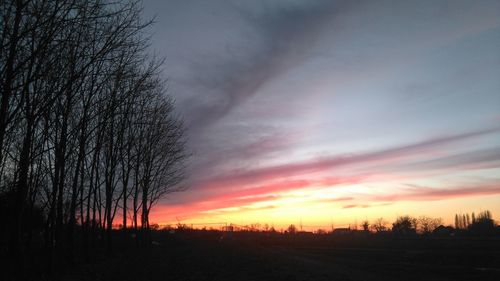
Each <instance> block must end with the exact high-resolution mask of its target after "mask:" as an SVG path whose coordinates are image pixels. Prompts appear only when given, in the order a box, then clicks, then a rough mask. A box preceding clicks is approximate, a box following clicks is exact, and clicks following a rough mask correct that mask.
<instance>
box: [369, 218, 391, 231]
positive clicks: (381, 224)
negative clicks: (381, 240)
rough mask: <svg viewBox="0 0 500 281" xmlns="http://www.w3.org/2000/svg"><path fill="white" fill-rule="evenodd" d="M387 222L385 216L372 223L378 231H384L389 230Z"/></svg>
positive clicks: (373, 227)
mask: <svg viewBox="0 0 500 281" xmlns="http://www.w3.org/2000/svg"><path fill="white" fill-rule="evenodd" d="M387 224H388V222H387V221H386V220H384V219H383V218H378V219H376V220H375V222H374V223H373V224H372V225H371V227H372V229H374V230H375V231H376V232H382V231H385V230H387Z"/></svg>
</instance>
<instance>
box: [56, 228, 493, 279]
mask: <svg viewBox="0 0 500 281" xmlns="http://www.w3.org/2000/svg"><path fill="white" fill-rule="evenodd" d="M221 237H222V238H221ZM153 240H154V241H155V242H154V244H155V245H152V246H151V248H148V249H137V248H135V247H130V248H129V249H121V250H118V249H117V251H116V253H115V254H114V256H113V257H111V258H107V259H106V260H100V261H99V260H97V261H96V262H95V263H90V264H85V265H80V266H77V267H74V268H72V269H68V270H66V272H65V273H64V274H63V275H62V276H60V279H62V280H222V281H224V280H402V279H404V280H500V240H499V239H497V238H494V239H492V238H489V239H474V238H441V239H438V238H433V239H424V238H414V239H401V238H400V239H395V238H392V237H386V238H381V237H331V236H285V235H279V236H267V235H265V234H262V235H261V234H258V235H257V234H249V233H246V234H245V233H235V234H233V235H230V236H227V235H225V236H221V234H219V233H210V232H197V233H177V234H169V233H166V232H164V233H156V234H154V237H153Z"/></svg>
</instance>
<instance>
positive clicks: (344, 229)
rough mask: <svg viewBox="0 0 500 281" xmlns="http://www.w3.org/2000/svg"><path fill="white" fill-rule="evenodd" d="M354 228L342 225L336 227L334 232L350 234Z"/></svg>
mask: <svg viewBox="0 0 500 281" xmlns="http://www.w3.org/2000/svg"><path fill="white" fill-rule="evenodd" d="M351 232H352V230H351V229H350V228H348V227H342V228H335V229H334V230H333V234H336V235H345V234H350V233H351Z"/></svg>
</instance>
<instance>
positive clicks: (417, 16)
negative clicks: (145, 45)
mask: <svg viewBox="0 0 500 281" xmlns="http://www.w3.org/2000/svg"><path fill="white" fill-rule="evenodd" d="M153 16H154V17H155V22H156V23H155V25H154V26H153V27H151V28H150V33H151V38H152V45H151V49H152V50H153V51H154V52H155V53H156V54H157V55H158V56H159V57H165V58H166V62H165V66H164V74H165V78H166V79H168V84H169V94H170V95H172V96H174V97H175V99H176V102H177V107H178V112H179V115H181V116H182V117H183V118H184V120H185V123H186V126H187V134H188V138H189V143H188V144H189V148H190V151H191V152H192V154H193V155H192V157H191V158H190V161H189V163H188V170H187V175H188V177H187V179H186V181H185V182H184V185H185V186H186V187H188V188H189V189H188V190H187V191H185V192H182V193H175V194H171V195H170V196H169V197H168V198H166V199H163V200H162V201H161V202H159V204H158V205H157V206H156V208H154V209H153V210H152V213H151V219H150V221H152V222H157V223H177V221H180V222H183V223H188V224H189V223H211V222H215V223H222V222H228V223H230V222H232V223H236V224H250V223H257V222H258V223H261V224H264V223H268V224H274V225H275V226H276V227H285V226H286V225H288V224H291V223H294V224H296V225H298V224H299V223H300V222H302V223H303V225H304V226H306V227H310V228H328V227H330V226H331V224H334V225H335V226H338V227H341V226H346V225H348V224H352V223H354V222H356V221H357V222H358V223H360V222H361V221H363V220H365V219H368V220H373V219H375V218H378V217H384V218H386V219H387V220H388V221H391V220H393V219H394V218H395V217H396V216H397V215H404V214H410V215H414V216H419V215H429V216H436V217H442V218H443V219H444V220H445V222H446V223H452V222H453V216H454V214H455V213H460V212H472V211H475V212H478V211H480V210H486V209H489V210H490V211H492V213H493V216H494V218H495V219H497V220H499V219H500V1H486V0H481V1H457V0H453V1H437V0H432V1H319V0H318V1H305V0H303V1H299V0H280V1H268V0H247V1H243V0H242V1H229V0H226V1H217V0H210V1H207V0H199V1H191V0H190V1H187V0H177V1H170V0H169V1H165V0H154V1H153V0H147V1H144V17H145V18H151V17H153Z"/></svg>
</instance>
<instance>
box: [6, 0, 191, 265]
mask: <svg viewBox="0 0 500 281" xmlns="http://www.w3.org/2000/svg"><path fill="white" fill-rule="evenodd" d="M0 10H1V11H2V12H1V13H0V22H1V28H0V89H1V95H2V96H1V98H0V197H1V198H3V199H2V200H6V201H8V202H9V203H8V204H6V205H3V206H2V208H7V209H8V213H9V216H7V217H6V223H7V225H8V227H7V228H2V230H0V235H1V236H2V237H5V238H6V239H2V241H4V240H8V243H7V246H6V251H7V252H8V253H9V256H11V257H12V259H11V261H12V264H11V265H8V266H7V268H9V269H11V270H13V271H20V272H22V270H20V269H19V268H18V266H21V265H22V264H23V263H24V262H23V256H24V255H23V254H24V253H25V252H26V251H28V250H29V249H30V247H31V233H33V231H34V230H35V229H36V230H37V231H38V230H42V232H43V237H44V247H45V250H46V252H47V259H46V260H47V261H48V268H49V270H50V269H52V268H53V265H54V264H56V263H54V261H56V262H57V261H60V260H62V259H61V258H63V257H64V258H66V257H68V258H69V259H68V260H70V261H71V260H73V254H74V252H75V249H76V247H77V244H76V241H75V240H76V239H78V237H81V240H82V241H81V242H82V243H81V245H82V247H83V249H84V251H88V249H89V248H90V246H92V244H93V243H94V242H96V241H97V237H98V236H100V235H101V234H102V233H101V232H102V231H104V230H105V231H106V233H107V239H106V240H107V245H108V248H109V249H111V240H112V239H111V237H112V235H111V233H112V228H113V222H114V219H115V216H116V214H117V213H120V214H121V215H122V220H123V225H124V227H126V225H127V217H128V212H129V205H130V204H129V203H130V201H132V202H133V204H132V205H133V207H132V208H133V210H132V214H133V218H134V219H133V222H134V227H135V228H137V227H138V222H137V217H138V215H140V216H141V218H142V220H141V222H142V223H141V227H142V228H144V229H147V228H148V227H149V213H150V210H151V208H152V207H153V206H154V204H155V203H156V202H157V201H158V200H159V199H160V198H161V197H162V196H164V195H165V194H168V193H169V192H174V191H179V190H182V188H181V186H180V182H181V180H182V178H183V176H184V174H183V168H184V167H183V161H184V159H185V158H186V157H187V154H186V153H185V151H184V143H185V141H184V129H183V124H182V122H181V120H180V119H179V118H178V117H177V116H176V115H175V114H174V110H173V108H174V104H173V100H172V99H171V98H169V97H167V96H166V95H165V92H166V85H165V82H164V81H163V80H162V79H161V78H160V77H161V75H160V71H159V69H160V66H161V65H162V63H163V61H162V60H157V59H155V58H153V57H151V56H150V55H149V54H148V53H147V46H148V39H147V38H146V37H145V36H144V35H143V34H144V29H145V28H146V27H147V26H148V25H149V24H150V21H143V20H142V19H141V17H140V14H141V8H140V2H138V1H114V2H106V1H104V2H103V1H100V0H85V1H80V0H77V1H75V0H60V1H42V0H7V1H0ZM120 208H121V212H120V211H119V209H120ZM40 221H42V222H43V223H40ZM41 225H43V228H42V229H40V226H41ZM77 230H81V232H82V235H76V234H77V233H76V231H77ZM91 242H92V243H91ZM94 244H95V243H94ZM86 253H87V256H88V252H86Z"/></svg>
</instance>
